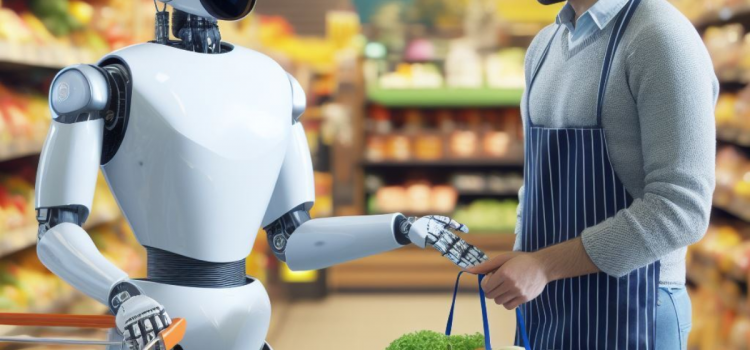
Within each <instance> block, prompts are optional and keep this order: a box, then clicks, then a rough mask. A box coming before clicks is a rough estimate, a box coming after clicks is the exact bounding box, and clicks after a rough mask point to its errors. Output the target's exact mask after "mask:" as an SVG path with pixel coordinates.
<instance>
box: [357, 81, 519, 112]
mask: <svg viewBox="0 0 750 350" xmlns="http://www.w3.org/2000/svg"><path fill="white" fill-rule="evenodd" d="M522 95H523V89H496V88H478V89H457V88H435V89H382V88H379V87H376V86H370V87H368V90H367V99H368V100H369V101H370V102H371V103H377V104H380V105H382V106H385V107H472V108H475V107H516V106H518V105H519V103H520V101H521V96H522Z"/></svg>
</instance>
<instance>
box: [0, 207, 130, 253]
mask: <svg viewBox="0 0 750 350" xmlns="http://www.w3.org/2000/svg"><path fill="white" fill-rule="evenodd" d="M119 217H120V214H119V213H104V214H99V215H95V216H93V217H91V218H90V219H89V220H88V221H87V222H86V224H85V225H84V228H86V229H90V228H94V227H96V226H99V225H102V224H106V223H109V222H112V221H115V220H117V219H118V218H119ZM37 229H38V226H37V225H36V224H32V225H28V226H25V227H22V228H18V229H15V230H11V231H10V232H7V233H3V235H2V239H0V257H3V256H7V255H10V254H13V253H15V252H18V251H21V250H24V249H26V248H29V247H31V246H33V245H35V244H36V240H37Z"/></svg>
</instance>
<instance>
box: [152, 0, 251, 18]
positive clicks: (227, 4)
mask: <svg viewBox="0 0 750 350" xmlns="http://www.w3.org/2000/svg"><path fill="white" fill-rule="evenodd" d="M159 1H161V2H163V3H165V4H168V5H170V6H172V7H174V8H175V9H178V10H180V11H183V12H187V13H189V14H191V15H196V16H200V17H206V18H215V19H218V20H223V21H234V20H238V19H242V18H244V17H245V16H247V15H248V14H249V13H250V11H252V10H253V7H255V0H159Z"/></svg>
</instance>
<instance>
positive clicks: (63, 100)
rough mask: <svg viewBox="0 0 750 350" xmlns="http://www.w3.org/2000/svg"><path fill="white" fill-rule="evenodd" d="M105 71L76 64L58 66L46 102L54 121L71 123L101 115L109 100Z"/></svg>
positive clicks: (97, 117) (96, 117)
mask: <svg viewBox="0 0 750 350" xmlns="http://www.w3.org/2000/svg"><path fill="white" fill-rule="evenodd" d="M109 91H110V89H109V83H108V81H107V77H106V76H105V73H104V71H103V70H102V69H101V68H99V67H95V66H91V65H86V64H78V65H74V66H70V67H67V68H64V69H63V70H61V71H60V72H59V73H58V74H57V76H55V79H54V80H53V81H52V87H51V88H50V95H49V102H50V107H51V109H52V111H53V112H54V113H53V118H54V119H55V121H57V122H59V123H64V124H72V123H77V122H82V121H88V120H94V119H99V118H101V113H100V112H101V111H103V110H105V109H106V108H107V105H108V102H109Z"/></svg>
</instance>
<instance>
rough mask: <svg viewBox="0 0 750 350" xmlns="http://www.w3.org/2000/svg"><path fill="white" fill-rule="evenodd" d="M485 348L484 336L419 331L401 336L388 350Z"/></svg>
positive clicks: (463, 349)
mask: <svg viewBox="0 0 750 350" xmlns="http://www.w3.org/2000/svg"><path fill="white" fill-rule="evenodd" d="M480 348H481V349H483V348H484V336H483V335H482V334H480V333H476V334H473V335H451V336H447V335H445V334H442V333H438V332H433V331H419V332H414V333H409V334H405V335H403V336H401V338H398V339H396V340H394V341H393V343H391V345H388V347H387V348H386V350H476V349H480Z"/></svg>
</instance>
